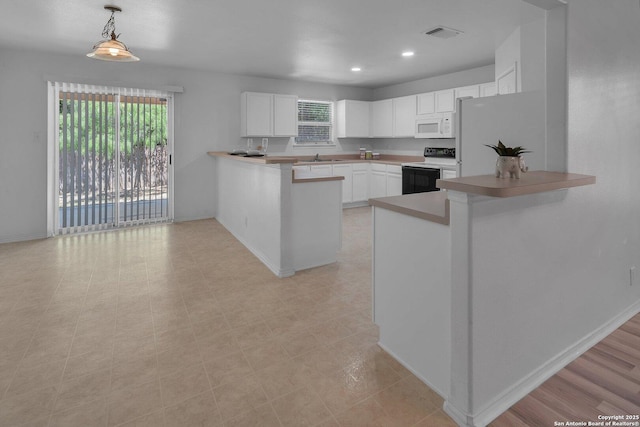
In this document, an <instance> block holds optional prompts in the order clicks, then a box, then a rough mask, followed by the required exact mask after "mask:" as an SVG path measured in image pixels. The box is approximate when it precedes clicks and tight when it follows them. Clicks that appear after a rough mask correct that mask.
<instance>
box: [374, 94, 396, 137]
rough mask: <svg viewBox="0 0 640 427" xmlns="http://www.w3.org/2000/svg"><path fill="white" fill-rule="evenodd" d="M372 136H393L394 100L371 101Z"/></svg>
mask: <svg viewBox="0 0 640 427" xmlns="http://www.w3.org/2000/svg"><path fill="white" fill-rule="evenodd" d="M371 136H372V137H373V138H385V137H387V138H392V137H393V100H391V99H383V100H382V101H374V102H372V103H371Z"/></svg>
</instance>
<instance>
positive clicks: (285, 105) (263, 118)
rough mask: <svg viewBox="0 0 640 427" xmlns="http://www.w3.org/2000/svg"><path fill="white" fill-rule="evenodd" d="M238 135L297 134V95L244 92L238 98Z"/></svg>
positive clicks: (287, 135) (284, 135) (285, 135)
mask: <svg viewBox="0 0 640 427" xmlns="http://www.w3.org/2000/svg"><path fill="white" fill-rule="evenodd" d="M240 107H241V113H240V136H258V137H259V136H283V137H289V136H297V134H298V97H297V96H295V95H279V94H272V93H257V92H244V93H242V95H241V98H240Z"/></svg>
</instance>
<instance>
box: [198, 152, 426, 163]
mask: <svg viewBox="0 0 640 427" xmlns="http://www.w3.org/2000/svg"><path fill="white" fill-rule="evenodd" d="M207 154H208V155H210V156H214V157H225V158H231V159H234V160H239V161H242V162H248V163H257V164H263V165H268V164H278V163H296V164H301V165H324V164H329V165H334V164H340V163H383V164H389V165H400V164H401V163H409V162H421V161H423V160H424V157H422V156H401V155H395V154H382V155H381V156H380V159H379V160H362V159H361V158H360V155H359V154H325V155H322V156H320V158H331V159H338V160H340V161H338V162H336V161H326V162H314V161H312V159H313V156H272V155H270V154H268V155H266V156H264V157H242V156H233V155H231V154H229V153H227V152H224V151H208V152H207Z"/></svg>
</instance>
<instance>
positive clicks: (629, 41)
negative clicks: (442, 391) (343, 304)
mask: <svg viewBox="0 0 640 427" xmlns="http://www.w3.org/2000/svg"><path fill="white" fill-rule="evenodd" d="M638 22H640V6H639V4H638V2H637V0H619V1H616V2H602V1H600V0H570V1H569V4H568V11H567V55H568V61H567V72H568V127H567V130H568V171H569V172H574V173H583V174H589V175H595V176H596V177H597V183H596V184H595V185H592V186H587V187H581V188H575V189H569V190H567V191H563V192H551V193H545V194H541V195H537V196H529V197H516V198H511V199H500V200H495V199H487V198H485V199H483V198H479V199H477V200H475V201H473V202H472V206H471V207H470V208H468V211H467V212H466V214H468V215H469V216H468V220H469V223H468V225H465V227H457V228H456V225H458V226H459V225H464V224H466V223H467V219H466V218H465V215H461V214H460V213H461V212H462V213H463V214H465V212H463V211H464V210H465V209H467V208H465V207H464V206H466V202H464V201H463V202H462V203H461V204H458V203H454V202H452V206H451V212H452V225H451V227H452V232H453V233H455V232H456V230H461V232H463V234H464V235H462V236H461V235H458V236H456V235H455V234H454V235H453V237H452V248H453V251H454V252H453V262H454V267H453V270H452V272H453V276H454V277H453V279H452V282H453V307H454V308H455V307H466V306H468V305H469V306H470V307H472V308H471V309H470V311H469V312H468V317H467V318H464V316H462V315H461V312H462V310H461V311H457V312H456V311H454V317H453V319H452V325H453V328H454V329H453V342H454V347H453V350H452V355H454V357H453V359H452V387H451V389H452V395H451V396H450V399H449V402H448V404H449V405H451V406H450V407H449V409H450V410H453V411H454V412H455V410H456V409H460V411H459V412H460V413H463V414H465V415H469V414H471V415H472V416H474V417H475V418H476V421H477V425H484V422H486V421H489V420H490V418H492V417H494V416H497V415H498V414H499V412H500V411H502V410H505V409H507V407H508V406H509V403H515V401H516V400H518V399H519V398H520V397H522V396H523V395H524V394H526V393H527V392H529V391H531V389H532V388H533V387H535V385H537V382H538V381H542V380H544V379H545V378H546V377H548V376H550V375H551V374H553V373H554V372H555V371H556V370H557V369H559V368H561V367H562V366H563V365H564V364H565V363H568V362H569V361H570V360H571V359H572V358H575V357H577V356H578V354H579V352H581V351H584V350H586V349H587V348H588V346H589V345H592V344H594V343H595V342H597V341H598V340H599V339H601V338H602V337H603V336H604V335H606V334H607V333H608V332H610V331H611V330H613V329H614V328H616V327H617V326H619V325H620V324H621V323H622V322H624V321H625V320H626V319H627V318H629V317H630V316H632V315H633V314H635V313H637V312H638V311H639V310H640V283H635V284H634V285H633V286H630V280H629V269H630V267H632V266H636V267H639V266H640V220H639V218H640V191H638V184H639V183H640V172H639V168H638V166H637V165H638V159H640V121H639V120H638V119H637V118H638V117H639V116H640V79H639V78H638V76H637V73H638V69H640V51H639V50H638V49H637V41H638V40H640V27H639V26H638ZM594 28H606V29H607V31H594ZM603 116H607V117H610V120H607V121H605V122H598V125H594V123H596V121H597V119H598V118H599V117H603ZM505 232H507V233H513V235H514V236H515V237H514V238H513V239H509V238H507V237H505V236H504V234H503V233H505ZM497 236H502V237H497ZM460 238H464V239H468V242H461V241H459V240H458V239H460ZM466 243H468V244H469V245H470V249H466V248H467V246H466ZM456 247H457V248H462V249H464V250H462V251H459V252H456ZM458 255H459V256H458ZM466 257H468V259H467V260H466V261H465V260H464V258H466ZM456 262H462V263H463V265H455V263H456ZM467 299H469V300H470V302H468V300H467ZM505 404H506V406H505ZM501 405H502V406H501ZM498 410H499V411H498ZM496 411H498V412H496ZM474 425H475V424H474Z"/></svg>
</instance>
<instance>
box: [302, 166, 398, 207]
mask: <svg viewBox="0 0 640 427" xmlns="http://www.w3.org/2000/svg"><path fill="white" fill-rule="evenodd" d="M293 169H294V170H298V169H300V170H304V171H311V172H312V173H314V174H316V175H320V176H343V177H344V180H343V181H342V203H343V204H345V203H361V202H366V201H367V200H369V198H376V197H386V196H399V195H401V194H402V167H401V166H397V165H387V164H384V163H365V162H362V163H342V162H341V163H340V164H333V165H327V164H323V165H311V166H294V167H293Z"/></svg>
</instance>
